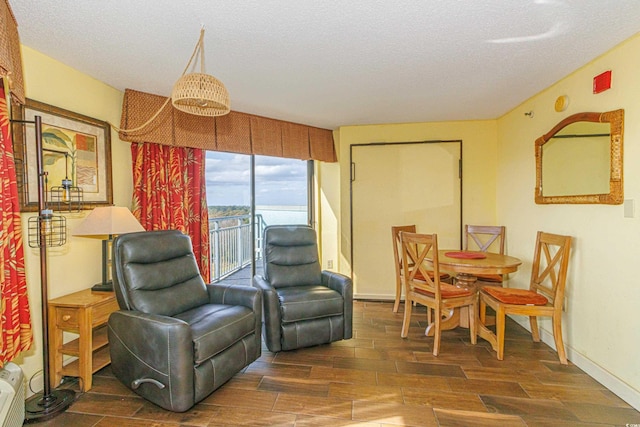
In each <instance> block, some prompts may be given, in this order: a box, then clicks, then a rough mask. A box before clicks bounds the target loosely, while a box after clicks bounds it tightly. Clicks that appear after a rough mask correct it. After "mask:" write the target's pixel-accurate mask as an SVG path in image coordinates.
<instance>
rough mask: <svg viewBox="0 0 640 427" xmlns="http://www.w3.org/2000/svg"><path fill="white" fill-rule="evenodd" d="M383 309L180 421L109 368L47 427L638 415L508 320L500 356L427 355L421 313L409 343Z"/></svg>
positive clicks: (277, 362) (555, 420) (358, 314)
mask: <svg viewBox="0 0 640 427" xmlns="http://www.w3.org/2000/svg"><path fill="white" fill-rule="evenodd" d="M391 307H392V305H391V304H390V303H380V302H363V301H357V302H355V304H354V322H353V326H354V331H355V332H354V338H353V339H351V340H348V341H342V342H338V343H333V344H330V345H324V346H319V347H313V348H308V349H303V350H298V351H291V352H281V353H278V354H273V353H270V352H268V351H267V350H266V348H265V349H263V354H262V357H261V358H260V359H259V360H257V361H256V362H254V363H253V364H251V365H250V366H248V367H247V368H246V369H245V370H243V372H241V373H239V374H237V375H236V376H235V377H234V378H233V379H231V380H230V381H229V382H228V383H227V384H225V385H224V386H223V387H221V388H220V389H218V390H217V391H216V392H214V393H213V394H211V395H210V396H209V397H208V398H206V399H205V400H203V401H202V402H200V403H199V404H198V405H196V406H195V407H194V408H193V409H191V410H190V411H188V412H185V413H172V412H168V411H165V410H163V409H160V408H158V407H156V406H155V405H153V404H151V403H148V402H146V401H145V400H143V399H141V398H140V397H138V396H137V395H135V394H134V393H133V392H131V391H130V390H129V389H127V388H126V387H124V386H123V385H122V384H121V383H120V382H119V381H118V380H117V379H116V378H115V377H114V376H113V375H112V373H111V370H110V368H109V367H107V368H105V369H103V370H101V371H100V372H98V373H96V374H95V375H94V386H93V388H92V389H91V390H90V391H89V392H87V393H84V394H82V395H79V397H78V398H77V400H76V402H75V403H74V404H73V405H72V406H71V407H70V408H69V409H68V410H67V411H66V412H65V413H63V414H61V415H58V416H57V417H55V418H53V419H51V420H48V421H46V422H43V423H39V424H38V425H44V426H118V427H137V426H145V427H147V426H152V427H169V426H172V427H175V426H201V427H205V426H226V425H228V426H231V425H234V426H235V425H250V426H298V427H299V426H354V425H357V426H367V427H369V426H371V427H373V426H378V427H380V426H392V425H393V426H397V425H407V426H496V425H499V426H591V427H595V426H614V425H615V426H625V425H628V424H640V413H639V412H638V411H636V410H635V409H633V408H632V407H630V406H629V405H627V404H626V403H625V402H624V401H622V400H621V399H619V398H618V397H616V396H615V395H614V394H613V393H611V392H610V391H608V390H607V389H606V388H604V387H603V386H602V385H600V384H599V383H598V382H596V381H595V380H593V379H592V378H591V377H589V376H588V375H586V374H585V373H584V372H582V371H581V370H580V369H578V368H577V367H576V366H574V365H571V364H569V366H562V365H560V363H559V362H558V360H557V356H556V353H555V352H554V351H553V350H551V349H550V348H549V347H548V346H546V345H545V344H542V343H533V342H532V341H531V336H530V334H529V333H528V332H527V331H526V330H524V329H523V328H521V327H520V326H519V325H517V324H516V323H515V322H512V321H509V322H508V325H507V338H508V341H507V343H506V347H505V360H504V361H498V360H496V358H495V353H494V352H492V351H491V348H490V347H489V345H488V344H487V343H486V342H485V341H484V340H479V342H478V344H477V345H475V346H473V345H471V344H470V341H469V336H468V331H467V330H466V329H461V328H458V329H456V330H453V331H446V332H444V333H443V337H442V344H441V354H440V355H439V356H438V357H434V356H433V355H432V354H431V348H432V347H431V346H432V343H433V338H429V337H425V336H424V328H425V321H424V319H425V317H426V316H425V313H424V311H420V310H416V311H415V314H414V317H413V322H412V325H411V328H410V332H409V338H408V339H402V338H400V329H401V326H402V313H398V314H394V313H392V311H391Z"/></svg>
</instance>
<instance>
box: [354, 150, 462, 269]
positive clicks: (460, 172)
mask: <svg viewBox="0 0 640 427" xmlns="http://www.w3.org/2000/svg"><path fill="white" fill-rule="evenodd" d="M451 142H454V143H458V144H459V149H460V160H459V162H458V178H459V179H460V213H459V224H460V248H462V239H463V236H462V210H463V200H464V199H463V197H462V196H463V184H464V180H463V173H462V172H463V171H462V164H463V163H462V153H463V150H462V145H463V144H462V139H438V140H426V141H402V142H368V143H364V144H351V145H350V146H349V168H350V171H349V239H350V241H351V244H350V248H349V257H350V259H351V274H350V276H351V280H353V272H354V270H355V268H354V258H353V247H354V246H355V245H354V241H353V181H354V180H355V176H356V172H357V171H356V169H355V166H356V165H355V163H354V162H353V149H354V147H367V146H371V147H373V146H380V145H412V144H438V143H451Z"/></svg>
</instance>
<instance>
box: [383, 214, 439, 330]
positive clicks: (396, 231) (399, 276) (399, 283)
mask: <svg viewBox="0 0 640 427" xmlns="http://www.w3.org/2000/svg"><path fill="white" fill-rule="evenodd" d="M402 231H406V232H408V233H415V232H416V226H415V224H411V225H396V226H392V227H391V239H392V243H393V259H394V265H395V269H396V299H395V301H394V303H393V312H394V313H397V312H398V309H399V308H400V299H401V298H402V288H403V287H404V280H403V271H402V254H401V249H400V232H402ZM409 267H413V265H410V266H409ZM449 277H450V276H449V275H448V274H447V273H441V274H440V278H441V279H442V280H447V279H449ZM429 320H430V319H429Z"/></svg>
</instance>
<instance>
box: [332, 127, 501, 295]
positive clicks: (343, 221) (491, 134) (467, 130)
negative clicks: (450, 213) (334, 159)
mask: <svg viewBox="0 0 640 427" xmlns="http://www.w3.org/2000/svg"><path fill="white" fill-rule="evenodd" d="M496 132H497V125H496V121H495V120H487V121H465V122H463V121H461V122H443V123H407V124H388V125H371V126H343V127H341V128H339V129H338V131H337V132H335V133H336V134H337V135H338V137H337V138H336V140H338V141H339V145H338V148H337V149H338V153H339V154H338V157H339V159H338V160H339V165H340V206H341V209H340V216H339V218H340V222H339V236H340V241H339V250H340V255H341V259H342V261H343V262H341V264H340V271H341V272H342V273H344V274H347V275H348V274H350V273H351V264H350V251H351V246H350V245H351V242H350V227H351V219H350V214H351V213H350V191H349V184H350V182H349V179H350V176H349V175H350V170H351V168H350V166H349V160H350V159H349V155H350V154H349V152H350V147H351V145H353V144H365V143H371V142H406V141H432V140H462V163H463V165H462V168H463V184H462V185H463V196H462V205H463V222H470V223H471V222H472V223H478V224H493V223H495V220H496V211H495V206H496V199H495V186H496V175H495V171H496V160H497V155H496V138H497V133H496ZM373 196H375V195H374V194H372V197H373ZM372 250H373V248H372ZM389 262H390V263H391V262H393V261H392V260H391V259H390V260H389ZM388 297H389V298H390V299H393V298H394V295H392V294H389V295H388Z"/></svg>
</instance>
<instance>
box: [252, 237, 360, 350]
mask: <svg viewBox="0 0 640 427" xmlns="http://www.w3.org/2000/svg"><path fill="white" fill-rule="evenodd" d="M263 251H264V252H263V262H264V273H263V274H264V276H259V275H256V276H254V278H253V285H254V286H255V287H256V288H258V289H260V290H262V298H263V300H264V338H265V342H266V344H267V348H268V349H269V350H270V351H273V352H277V351H281V350H293V349H296V348H301V347H309V346H314V345H319V344H326V343H330V342H333V341H338V340H342V339H349V338H351V336H352V323H353V322H352V319H353V287H352V284H351V279H350V278H349V277H347V276H344V275H342V274H338V273H332V272H330V271H321V269H320V262H319V260H318V245H317V240H316V232H315V231H314V230H313V229H312V228H311V227H308V226H304V225H296V226H282V225H276V226H269V227H266V228H265V230H264V246H263Z"/></svg>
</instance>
